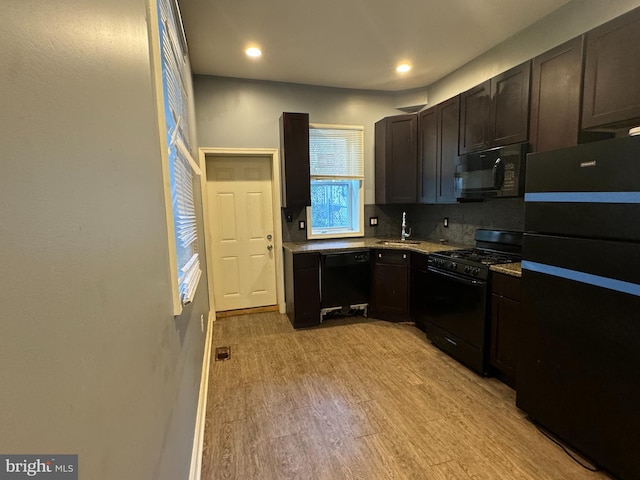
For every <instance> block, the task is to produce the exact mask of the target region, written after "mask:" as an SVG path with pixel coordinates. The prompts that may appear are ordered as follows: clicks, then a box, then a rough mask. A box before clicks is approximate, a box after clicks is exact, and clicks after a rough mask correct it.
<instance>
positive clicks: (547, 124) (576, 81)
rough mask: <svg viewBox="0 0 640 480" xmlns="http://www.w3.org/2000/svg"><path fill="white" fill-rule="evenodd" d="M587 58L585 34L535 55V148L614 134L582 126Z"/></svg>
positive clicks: (532, 126) (532, 137) (569, 144)
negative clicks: (589, 130)
mask: <svg viewBox="0 0 640 480" xmlns="http://www.w3.org/2000/svg"><path fill="white" fill-rule="evenodd" d="M583 60H584V36H580V37H577V38H574V39H572V40H569V41H568V42H566V43H563V44H562V45H558V46H557V47H555V48H553V49H551V50H549V51H548V52H545V53H543V54H542V55H539V56H537V57H536V58H534V59H533V64H532V66H531V117H530V118H531V120H530V126H529V143H530V144H531V151H532V152H545V151H548V150H555V149H558V148H564V147H572V146H574V145H577V144H579V143H584V142H588V141H594V140H603V139H605V138H609V137H610V136H611V134H609V133H604V132H585V131H581V130H580V111H581V107H582V74H583V66H584V61H583Z"/></svg>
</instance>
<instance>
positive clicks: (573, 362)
mask: <svg viewBox="0 0 640 480" xmlns="http://www.w3.org/2000/svg"><path fill="white" fill-rule="evenodd" d="M526 168H527V173H526V186H525V231H526V233H525V235H524V239H523V252H522V256H523V258H522V272H523V274H522V288H523V318H522V324H521V327H522V328H521V342H520V351H519V363H518V378H517V386H516V404H517V406H518V407H519V408H520V409H522V410H523V411H524V412H526V413H527V414H528V415H529V417H530V419H531V420H533V421H534V422H536V423H538V424H539V425H541V426H542V427H544V428H545V429H547V430H548V431H549V432H551V433H552V434H554V435H555V436H557V437H558V438H559V439H561V440H563V441H564V442H566V443H567V444H569V445H570V446H571V447H573V448H574V449H575V450H576V451H578V452H580V453H581V454H582V455H584V456H585V457H587V458H589V459H590V460H592V461H593V462H595V463H597V464H598V465H600V466H601V467H603V468H605V469H606V470H609V471H610V472H611V473H613V474H614V475H616V476H618V477H619V478H621V479H629V480H630V479H639V478H640V461H639V460H638V452H639V451H640V450H639V449H640V137H625V138H617V139H613V140H606V141H602V142H595V143H590V144H583V145H578V146H576V147H571V148H566V149H561V150H555V151H552V152H543V153H536V154H530V155H529V156H528V157H527V166H526Z"/></svg>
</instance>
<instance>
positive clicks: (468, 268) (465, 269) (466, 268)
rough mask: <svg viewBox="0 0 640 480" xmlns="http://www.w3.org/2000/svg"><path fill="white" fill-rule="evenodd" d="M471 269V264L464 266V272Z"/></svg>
mask: <svg viewBox="0 0 640 480" xmlns="http://www.w3.org/2000/svg"><path fill="white" fill-rule="evenodd" d="M470 271H471V267H470V266H468V265H467V266H466V267H464V273H469V272H470Z"/></svg>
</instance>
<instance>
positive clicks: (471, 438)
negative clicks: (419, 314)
mask: <svg viewBox="0 0 640 480" xmlns="http://www.w3.org/2000/svg"><path fill="white" fill-rule="evenodd" d="M213 338H214V340H213V347H214V348H215V347H218V346H224V345H230V346H231V358H230V359H229V360H225V361H214V360H213V358H212V364H211V378H210V384H209V398H208V408H207V416H206V431H205V442H204V456H203V468H202V479H203V480H213V479H241V480H245V479H261V480H262V479H265V480H269V479H289V478H298V479H304V480H312V479H331V480H340V479H351V478H358V479H366V480H375V479H387V478H393V479H412V480H416V479H429V480H432V479H433V480H438V479H449V480H457V479H462V480H465V479H487V480H498V479H508V480H516V479H523V480H524V479H528V480H541V479H544V480H546V479H554V480H555V479H558V480H560V479H566V480H576V479H600V480H602V479H608V478H610V477H608V476H606V475H605V474H603V473H591V472H588V471H586V470H584V469H583V468H581V467H579V466H578V465H577V464H575V463H574V462H573V461H572V460H571V459H570V458H568V457H567V456H566V455H565V453H563V452H562V451H561V450H560V448H559V447H557V446H556V445H555V444H553V443H552V442H551V441H550V440H548V439H547V438H546V437H544V436H543V435H542V434H541V433H540V432H538V431H537V430H536V428H535V427H534V426H533V425H532V424H531V423H530V422H528V421H527V420H526V419H525V418H524V415H523V413H522V412H521V411H519V410H518V409H517V408H516V407H515V393H514V391H513V390H511V389H510V388H509V387H507V386H506V385H503V384H502V383H500V382H499V381H497V380H496V379H485V378H481V377H479V376H477V375H476V374H474V373H473V372H471V371H470V370H468V369H466V368H465V367H462V366H461V365H459V364H458V363H457V362H455V361H454V360H452V359H450V358H449V357H447V356H446V355H444V354H443V353H442V352H440V351H439V350H437V349H435V348H434V347H433V346H431V344H429V342H428V341H427V340H426V338H425V336H424V334H423V333H422V332H420V331H419V330H418V329H416V328H415V327H413V326H410V325H399V324H393V323H388V322H382V321H376V320H367V319H363V318H355V319H348V320H330V321H329V322H326V323H325V324H324V325H323V326H321V327H318V328H314V329H307V330H301V331H294V330H293V328H292V327H291V325H290V323H289V320H288V319H287V317H286V316H284V315H280V314H278V313H275V312H272V313H261V314H254V315H244V316H232V317H227V318H223V319H220V320H218V321H217V322H216V323H215V325H214V332H213Z"/></svg>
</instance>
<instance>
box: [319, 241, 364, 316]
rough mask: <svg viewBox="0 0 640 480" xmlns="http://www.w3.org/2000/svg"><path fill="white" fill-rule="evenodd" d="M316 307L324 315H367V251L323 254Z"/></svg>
mask: <svg viewBox="0 0 640 480" xmlns="http://www.w3.org/2000/svg"><path fill="white" fill-rule="evenodd" d="M320 285H321V290H320V298H321V300H320V307H321V309H322V310H321V312H322V317H323V318H324V316H325V315H326V314H327V313H339V314H349V313H355V312H363V313H364V314H365V315H366V314H367V308H368V305H369V291H370V270H369V251H368V250H358V251H350V252H341V253H326V254H323V255H322V257H321V270H320Z"/></svg>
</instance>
